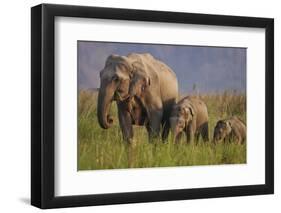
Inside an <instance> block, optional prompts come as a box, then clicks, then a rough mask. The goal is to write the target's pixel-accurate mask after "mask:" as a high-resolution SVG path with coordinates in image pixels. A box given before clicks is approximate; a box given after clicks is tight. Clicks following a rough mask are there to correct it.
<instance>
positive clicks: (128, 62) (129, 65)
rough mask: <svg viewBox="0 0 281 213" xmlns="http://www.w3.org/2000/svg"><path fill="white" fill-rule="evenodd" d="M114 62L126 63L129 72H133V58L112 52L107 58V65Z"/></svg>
mask: <svg viewBox="0 0 281 213" xmlns="http://www.w3.org/2000/svg"><path fill="white" fill-rule="evenodd" d="M112 63H114V64H123V65H125V66H126V67H127V69H128V71H129V72H131V71H132V69H133V68H132V63H131V60H130V59H129V58H128V57H126V56H120V55H116V54H112V55H110V56H108V57H107V59H106V62H105V65H106V66H108V65H109V64H112Z"/></svg>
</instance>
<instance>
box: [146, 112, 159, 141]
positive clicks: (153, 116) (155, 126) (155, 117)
mask: <svg viewBox="0 0 281 213" xmlns="http://www.w3.org/2000/svg"><path fill="white" fill-rule="evenodd" d="M149 114H150V116H149V124H148V125H149V131H148V133H149V140H150V141H151V140H152V139H153V140H154V139H157V138H158V137H159V136H160V129H161V121H162V114H163V112H162V110H155V111H151V112H150V113H149Z"/></svg>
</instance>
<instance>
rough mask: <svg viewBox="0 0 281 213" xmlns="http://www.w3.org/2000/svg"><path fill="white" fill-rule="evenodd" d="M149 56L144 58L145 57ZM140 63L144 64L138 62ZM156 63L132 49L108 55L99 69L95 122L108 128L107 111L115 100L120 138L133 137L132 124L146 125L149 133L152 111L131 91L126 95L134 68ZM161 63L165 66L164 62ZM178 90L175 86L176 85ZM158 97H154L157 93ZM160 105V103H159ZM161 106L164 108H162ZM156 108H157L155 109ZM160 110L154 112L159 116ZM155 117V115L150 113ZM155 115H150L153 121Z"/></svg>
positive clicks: (129, 140)
mask: <svg viewBox="0 0 281 213" xmlns="http://www.w3.org/2000/svg"><path fill="white" fill-rule="evenodd" d="M148 58H149V60H146V59H148ZM140 64H141V65H143V67H141V66H139V65H140ZM157 66H159V63H158V61H157V60H156V59H154V58H153V57H152V56H151V55H149V54H135V53H131V54H129V55H128V56H119V55H111V56H109V57H108V58H107V60H106V63H105V67H104V69H103V70H102V71H101V72H100V80H101V86H100V90H99V96H98V110H97V116H98V122H99V124H100V126H101V127H102V128H104V129H107V128H109V127H110V126H111V125H112V123H113V119H112V117H111V116H110V115H109V109H110V105H111V103H112V102H113V101H116V102H117V108H118V118H119V123H120V127H121V130H122V134H123V138H124V139H125V140H126V141H127V142H131V141H132V140H133V127H132V125H134V124H135V125H145V126H146V127H147V129H148V131H149V133H151V130H150V125H151V120H150V119H151V115H149V116H148V112H151V111H149V109H148V108H147V107H144V105H143V103H142V101H141V100H140V99H139V98H137V97H136V96H134V95H131V96H130V95H129V86H130V82H131V79H132V78H133V75H134V73H135V72H137V71H138V70H139V69H146V67H149V68H150V69H154V70H156V69H158V70H161V69H160V68H159V67H157ZM161 66H164V65H163V63H162V64H161ZM176 90H177V88H176ZM156 98H157V97H156ZM158 107H160V108H157V109H161V107H163V106H158ZM162 110H163V109H162ZM155 112H157V111H155ZM162 115H163V113H160V114H159V115H158V114H157V117H158V119H160V117H161V119H160V120H162ZM152 117H155V116H152ZM153 122H154V118H153V119H152V123H153Z"/></svg>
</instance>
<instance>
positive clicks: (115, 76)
mask: <svg viewBox="0 0 281 213" xmlns="http://www.w3.org/2000/svg"><path fill="white" fill-rule="evenodd" d="M111 80H112V81H115V82H118V81H119V77H118V76H117V75H114V76H113V77H112V79H111Z"/></svg>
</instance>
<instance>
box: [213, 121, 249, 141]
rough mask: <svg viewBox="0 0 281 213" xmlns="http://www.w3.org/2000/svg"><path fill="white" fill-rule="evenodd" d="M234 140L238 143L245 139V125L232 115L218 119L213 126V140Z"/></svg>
mask: <svg viewBox="0 0 281 213" xmlns="http://www.w3.org/2000/svg"><path fill="white" fill-rule="evenodd" d="M222 140H223V141H224V142H225V141H229V142H230V141H235V142H236V143H238V144H241V143H244V142H245V140H246V125H245V124H244V123H243V122H242V121H241V120H240V119H239V118H238V117H237V116H233V117H231V118H228V119H225V120H219V121H218V122H217V124H216V126H215V130H214V138H213V141H214V142H215V143H218V142H220V141H222Z"/></svg>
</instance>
